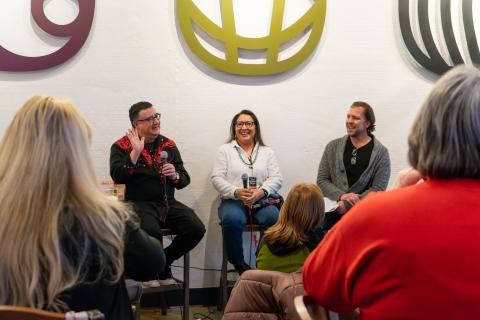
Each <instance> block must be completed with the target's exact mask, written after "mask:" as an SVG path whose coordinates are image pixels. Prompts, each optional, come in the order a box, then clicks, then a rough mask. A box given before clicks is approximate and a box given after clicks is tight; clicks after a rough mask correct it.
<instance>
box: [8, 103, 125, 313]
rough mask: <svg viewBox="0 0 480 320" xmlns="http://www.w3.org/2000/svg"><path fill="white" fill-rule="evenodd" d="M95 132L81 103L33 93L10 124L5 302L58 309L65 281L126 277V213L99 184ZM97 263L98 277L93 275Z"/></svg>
mask: <svg viewBox="0 0 480 320" xmlns="http://www.w3.org/2000/svg"><path fill="white" fill-rule="evenodd" d="M91 134H92V132H91V128H90V126H89V125H88V123H87V122H86V121H85V119H84V118H83V117H82V116H81V115H80V114H79V113H78V111H77V110H76V109H75V107H74V106H73V105H72V104H71V103H69V102H67V101H64V100H60V99H57V98H55V97H40V96H36V97H33V98H31V99H30V100H28V101H27V102H26V103H25V104H24V105H23V107H22V108H21V109H20V110H19V111H18V112H17V113H16V115H15V116H14V118H13V120H12V122H11V124H10V125H9V126H8V128H7V130H6V132H5V135H4V137H3V139H2V141H1V142H0V221H2V222H1V223H0V239H2V240H1V241H0V252H1V253H2V258H1V259H0V304H10V305H18V306H29V307H35V308H49V309H54V310H58V309H61V308H62V307H64V306H63V304H62V302H61V297H59V294H60V293H62V292H63V291H65V290H66V289H69V288H71V287H73V286H74V285H76V284H78V283H80V282H84V281H87V280H88V281H96V280H97V279H100V278H102V279H107V281H118V280H119V279H120V277H121V275H122V273H123V259H122V256H123V240H122V239H123V238H122V237H123V233H124V221H125V219H126V218H127V217H124V216H123V215H125V211H124V210H123V207H122V205H121V204H120V203H115V201H114V200H109V199H107V198H106V197H105V196H104V194H103V193H102V191H101V190H100V188H99V186H98V183H97V179H96V177H95V171H94V166H93V163H92V160H91V157H90V150H89V147H90V146H89V145H90V139H91ZM117 202H118V201H117ZM93 264H95V268H96V270H98V277H97V278H95V277H93V279H92V278H89V279H86V278H85V277H86V271H87V270H88V269H89V268H90V267H92V265H93Z"/></svg>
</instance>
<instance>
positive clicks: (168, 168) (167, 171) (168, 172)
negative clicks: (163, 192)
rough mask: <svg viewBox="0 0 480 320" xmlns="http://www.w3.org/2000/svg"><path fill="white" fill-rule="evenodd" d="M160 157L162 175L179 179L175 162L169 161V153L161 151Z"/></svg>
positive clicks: (171, 178)
mask: <svg viewBox="0 0 480 320" xmlns="http://www.w3.org/2000/svg"><path fill="white" fill-rule="evenodd" d="M160 158H161V159H162V175H163V176H164V177H168V178H169V179H170V180H176V179H177V171H176V170H175V167H174V166H173V164H171V163H168V162H167V160H168V153H167V151H162V152H160Z"/></svg>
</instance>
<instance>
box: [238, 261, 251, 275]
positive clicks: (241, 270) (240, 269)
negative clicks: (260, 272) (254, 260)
mask: <svg viewBox="0 0 480 320" xmlns="http://www.w3.org/2000/svg"><path fill="white" fill-rule="evenodd" d="M234 267H235V270H236V271H237V272H238V274H239V275H242V273H244V272H245V271H247V270H250V269H252V268H251V267H250V266H249V265H248V264H247V263H246V262H245V261H242V262H240V263H239V264H236V265H234Z"/></svg>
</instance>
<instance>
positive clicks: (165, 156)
mask: <svg viewBox="0 0 480 320" xmlns="http://www.w3.org/2000/svg"><path fill="white" fill-rule="evenodd" d="M160 159H162V166H163V165H164V164H166V163H167V160H168V152H167V151H165V150H163V151H162V152H160Z"/></svg>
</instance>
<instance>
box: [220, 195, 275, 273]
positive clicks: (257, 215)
mask: <svg viewBox="0 0 480 320" xmlns="http://www.w3.org/2000/svg"><path fill="white" fill-rule="evenodd" d="M247 214H248V212H247V208H246V207H245V205H244V204H243V202H242V201H240V200H232V199H226V200H222V203H221V204H220V207H219V208H218V217H219V218H220V223H221V225H222V235H223V241H225V246H226V249H227V255H228V261H229V262H230V263H231V264H233V265H238V264H239V263H240V262H242V261H244V257H243V246H242V244H243V237H242V234H243V227H244V226H245V225H246V224H247V223H249V222H250V221H247ZM252 216H253V223H256V224H259V225H260V229H261V230H262V231H263V230H265V229H267V228H268V227H270V226H272V225H273V224H275V222H277V219H278V209H277V207H275V206H273V205H270V206H266V207H263V208H259V209H254V210H253V212H252Z"/></svg>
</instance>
